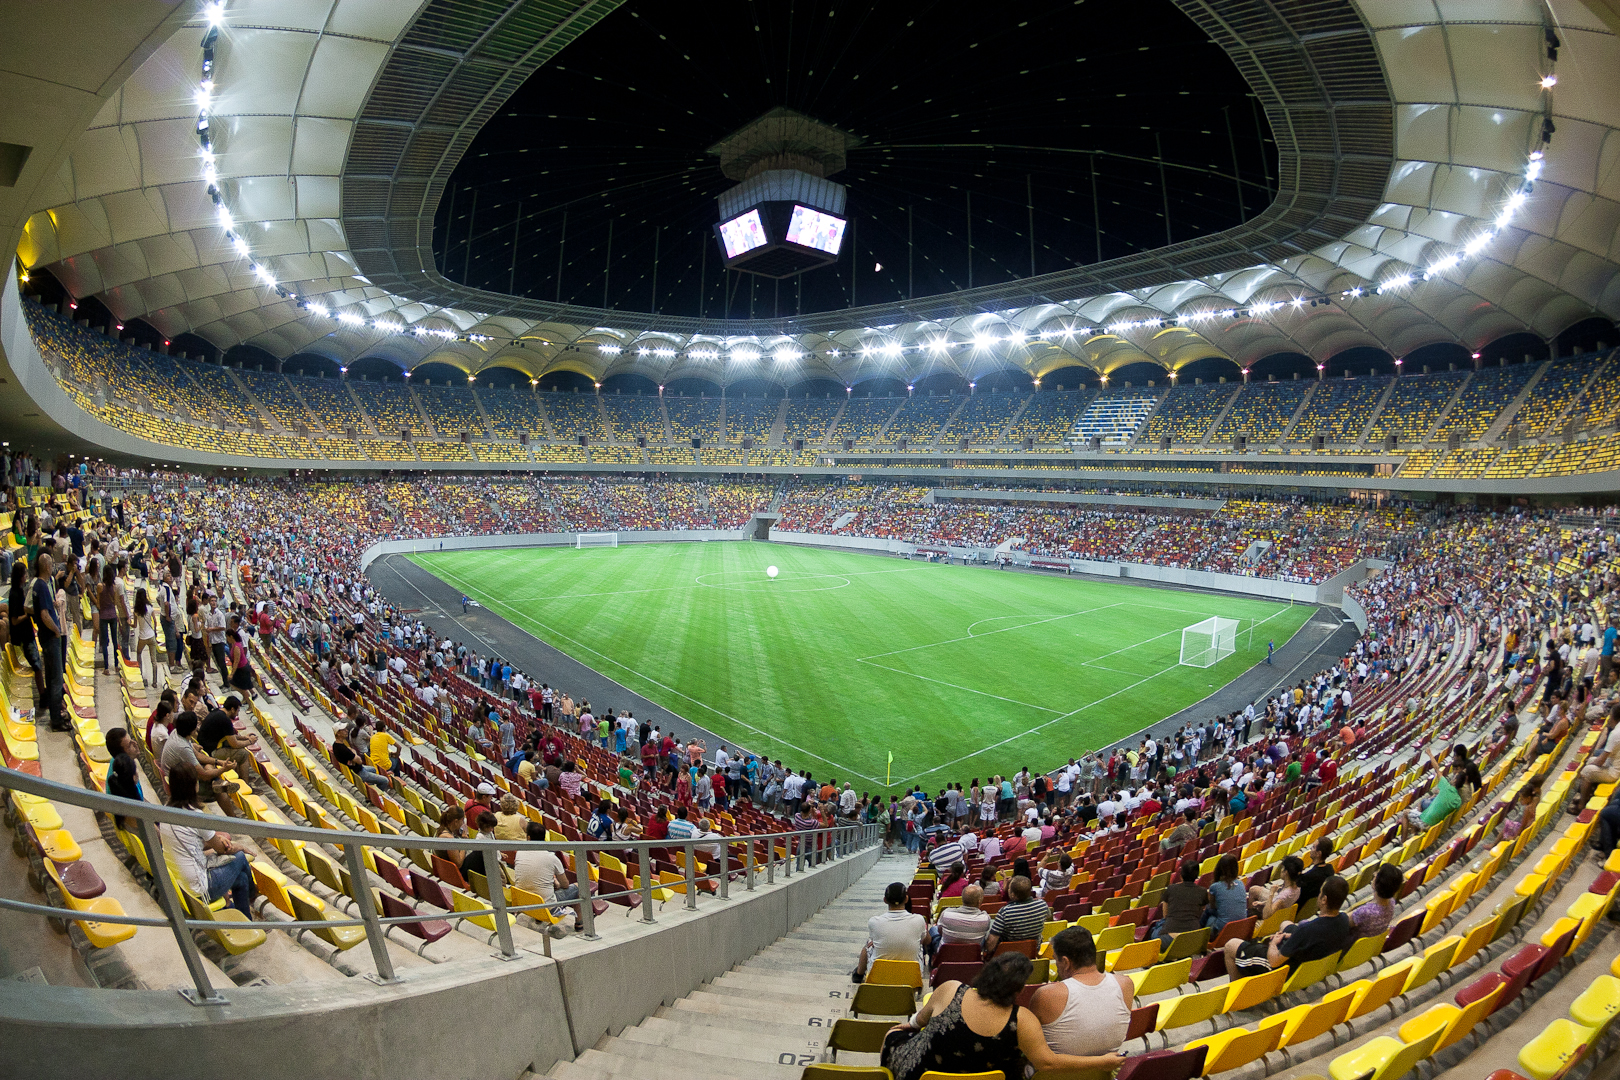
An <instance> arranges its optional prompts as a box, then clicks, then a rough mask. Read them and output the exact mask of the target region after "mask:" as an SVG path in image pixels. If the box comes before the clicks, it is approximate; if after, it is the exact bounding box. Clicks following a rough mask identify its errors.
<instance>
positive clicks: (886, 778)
mask: <svg viewBox="0 0 1620 1080" xmlns="http://www.w3.org/2000/svg"><path fill="white" fill-rule="evenodd" d="M893 775H894V751H893V750H890V751H889V767H888V768H886V769H884V770H883V786H884V787H888V786H889V779H890V778H891V777H892V776H893Z"/></svg>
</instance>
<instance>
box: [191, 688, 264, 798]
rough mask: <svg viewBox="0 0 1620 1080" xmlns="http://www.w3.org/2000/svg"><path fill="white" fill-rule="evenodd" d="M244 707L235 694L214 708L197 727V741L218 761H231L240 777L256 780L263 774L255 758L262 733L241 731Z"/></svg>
mask: <svg viewBox="0 0 1620 1080" xmlns="http://www.w3.org/2000/svg"><path fill="white" fill-rule="evenodd" d="M241 709H242V699H241V698H239V697H237V696H236V695H235V694H232V695H231V696H230V697H227V698H226V699H225V700H224V701H223V702H222V703H221V704H220V707H219V708H217V709H212V710H210V711H209V713H208V715H207V716H205V717H203V721H202V723H201V724H199V725H198V726H197V744H198V745H199V746H201V747H202V748H203V751H204V752H205V753H207V754H208V755H209V756H210V757H212V758H214V759H215V760H216V761H226V762H229V763H230V767H231V768H233V769H235V770H236V775H237V776H238V777H239V778H240V779H243V780H247V781H249V782H250V783H253V782H256V781H257V780H258V776H259V765H258V762H257V761H255V760H254V758H253V747H254V746H255V745H257V744H258V741H259V736H258V735H257V734H255V733H253V732H251V731H250V732H248V733H247V734H246V735H242V734H239V733H238V732H237V730H236V717H237V714H238V713H239V712H240V711H241Z"/></svg>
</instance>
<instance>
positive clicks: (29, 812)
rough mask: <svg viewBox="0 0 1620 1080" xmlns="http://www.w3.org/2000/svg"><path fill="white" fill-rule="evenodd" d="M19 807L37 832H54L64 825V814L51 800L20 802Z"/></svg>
mask: <svg viewBox="0 0 1620 1080" xmlns="http://www.w3.org/2000/svg"><path fill="white" fill-rule="evenodd" d="M17 809H18V810H19V811H20V812H21V814H22V816H23V817H24V818H26V819H27V821H28V824H30V825H32V826H33V827H34V831H35V832H54V831H55V830H57V829H60V828H61V827H62V815H61V814H59V813H57V812H56V807H55V806H53V805H52V804H51V803H50V802H37V803H36V802H28V803H19V804H17Z"/></svg>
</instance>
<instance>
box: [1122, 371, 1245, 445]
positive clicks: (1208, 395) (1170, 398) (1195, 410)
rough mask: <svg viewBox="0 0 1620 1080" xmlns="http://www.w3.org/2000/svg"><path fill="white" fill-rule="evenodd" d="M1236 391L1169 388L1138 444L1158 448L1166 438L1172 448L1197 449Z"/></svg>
mask: <svg viewBox="0 0 1620 1080" xmlns="http://www.w3.org/2000/svg"><path fill="white" fill-rule="evenodd" d="M1237 392H1238V387H1236V386H1228V385H1226V384H1224V383H1211V384H1209V385H1207V386H1199V385H1193V386H1172V387H1171V388H1170V392H1169V393H1168V394H1167V395H1166V396H1165V399H1164V401H1162V402H1161V403H1160V404H1159V408H1158V409H1157V410H1156V411H1155V412H1154V414H1153V416H1152V417H1151V418H1150V419H1149V420H1148V425H1147V430H1145V431H1144V432H1143V433H1142V439H1141V441H1142V442H1143V443H1146V444H1149V445H1150V446H1158V445H1159V444H1160V443H1161V442H1162V441H1163V440H1164V439H1166V438H1168V439H1169V440H1170V444H1171V445H1172V446H1197V445H1198V444H1199V443H1202V442H1203V441H1204V436H1205V435H1208V434H1209V429H1210V427H1211V426H1212V425H1213V424H1214V423H1215V420H1216V418H1218V417H1219V416H1220V415H1221V411H1222V410H1223V409H1225V408H1226V406H1227V404H1228V403H1230V402H1231V400H1232V398H1233V397H1234V396H1236V394H1237Z"/></svg>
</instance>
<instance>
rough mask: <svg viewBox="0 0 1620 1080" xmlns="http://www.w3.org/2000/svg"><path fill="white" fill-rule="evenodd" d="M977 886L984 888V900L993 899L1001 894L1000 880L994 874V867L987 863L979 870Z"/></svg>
mask: <svg viewBox="0 0 1620 1080" xmlns="http://www.w3.org/2000/svg"><path fill="white" fill-rule="evenodd" d="M979 887H980V888H981V889H983V890H984V898H985V899H986V900H994V899H996V898H997V897H999V896H1000V895H1001V881H1000V879H999V878H998V877H997V876H996V868H995V867H993V866H991V865H990V864H989V863H986V864H985V866H984V869H983V870H981V871H979Z"/></svg>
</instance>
